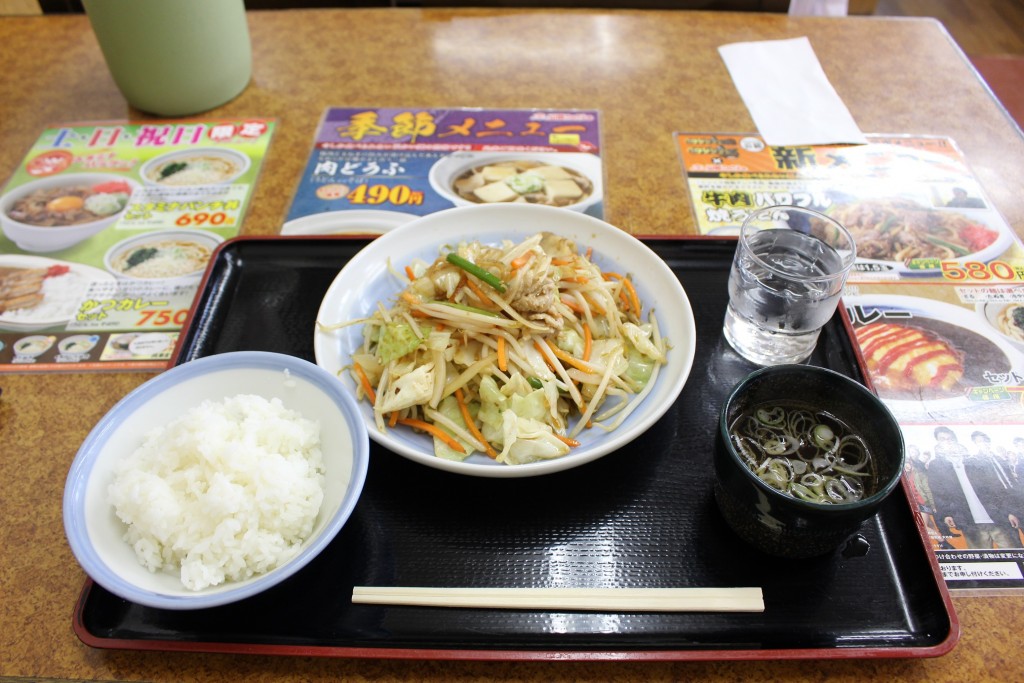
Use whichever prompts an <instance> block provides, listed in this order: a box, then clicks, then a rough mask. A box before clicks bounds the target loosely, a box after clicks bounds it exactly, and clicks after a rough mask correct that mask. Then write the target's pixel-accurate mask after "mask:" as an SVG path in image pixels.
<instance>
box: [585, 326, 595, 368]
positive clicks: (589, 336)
mask: <svg viewBox="0 0 1024 683" xmlns="http://www.w3.org/2000/svg"><path fill="white" fill-rule="evenodd" d="M593 346H594V333H593V332H591V331H590V325H584V326H583V360H585V361H589V360H590V352H591V350H592V348H593Z"/></svg>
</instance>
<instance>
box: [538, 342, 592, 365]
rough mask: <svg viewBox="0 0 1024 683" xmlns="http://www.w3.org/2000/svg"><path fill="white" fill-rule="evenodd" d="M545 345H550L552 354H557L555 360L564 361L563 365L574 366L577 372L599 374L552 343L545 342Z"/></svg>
mask: <svg viewBox="0 0 1024 683" xmlns="http://www.w3.org/2000/svg"><path fill="white" fill-rule="evenodd" d="M544 343H546V344H547V345H548V348H549V349H551V353H553V354H555V358H557V359H558V360H560V361H562V362H563V363H568V364H569V365H571V366H573V367H574V368H576V369H577V370H582V371H583V372H590V373H593V372H597V371H596V370H594V368H592V367H591V366H590V365H589V364H587V363H584V362H583V361H581V360H579V359H578V358H573V357H572V356H570V355H569V354H567V353H566V352H565V351H563V350H562V349H560V348H558V347H557V346H555V345H554V344H552V343H551V342H549V341H546V340H545V342H544Z"/></svg>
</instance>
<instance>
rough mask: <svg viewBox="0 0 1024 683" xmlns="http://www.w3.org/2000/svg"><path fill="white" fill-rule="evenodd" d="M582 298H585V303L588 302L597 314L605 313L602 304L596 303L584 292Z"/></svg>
mask: <svg viewBox="0 0 1024 683" xmlns="http://www.w3.org/2000/svg"><path fill="white" fill-rule="evenodd" d="M583 298H584V299H586V300H587V303H588V304H590V307H591V308H592V309H594V312H595V313H597V314H598V315H604V314H605V313H607V311H606V310H605V309H604V306H602V305H601V304H599V303H597V302H596V301H594V300H593V299H591V298H590V297H589V296H587V295H586V294H584V295H583Z"/></svg>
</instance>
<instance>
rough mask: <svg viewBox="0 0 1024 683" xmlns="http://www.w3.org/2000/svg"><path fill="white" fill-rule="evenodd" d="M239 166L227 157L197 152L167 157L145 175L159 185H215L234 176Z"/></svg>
mask: <svg viewBox="0 0 1024 683" xmlns="http://www.w3.org/2000/svg"><path fill="white" fill-rule="evenodd" d="M239 168H240V167H239V165H238V164H237V163H236V162H235V161H233V160H231V159H229V158H227V157H222V156H216V155H213V154H197V155H194V156H180V157H176V158H172V159H168V160H167V161H165V162H163V163H162V164H157V165H156V166H154V167H153V168H151V169H149V170H147V171H146V177H147V179H148V180H150V181H151V182H154V183H158V184H160V185H169V186H182V185H216V184H217V183H223V182H225V181H227V180H230V179H231V178H233V177H235V175H236V174H237V173H238V171H239Z"/></svg>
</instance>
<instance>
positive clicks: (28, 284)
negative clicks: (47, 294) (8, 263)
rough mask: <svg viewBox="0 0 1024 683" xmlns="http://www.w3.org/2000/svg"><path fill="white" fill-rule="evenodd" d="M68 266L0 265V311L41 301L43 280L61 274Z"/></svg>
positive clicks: (32, 304) (33, 306)
mask: <svg viewBox="0 0 1024 683" xmlns="http://www.w3.org/2000/svg"><path fill="white" fill-rule="evenodd" d="M68 270H69V268H68V266H64V265H53V266H50V267H49V268H4V267H0V313H6V312H8V311H16V310H25V309H29V308H35V307H36V306H38V305H39V304H41V303H42V302H43V282H44V281H45V280H46V278H48V277H55V276H57V275H63V274H64V273H66V272H68Z"/></svg>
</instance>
